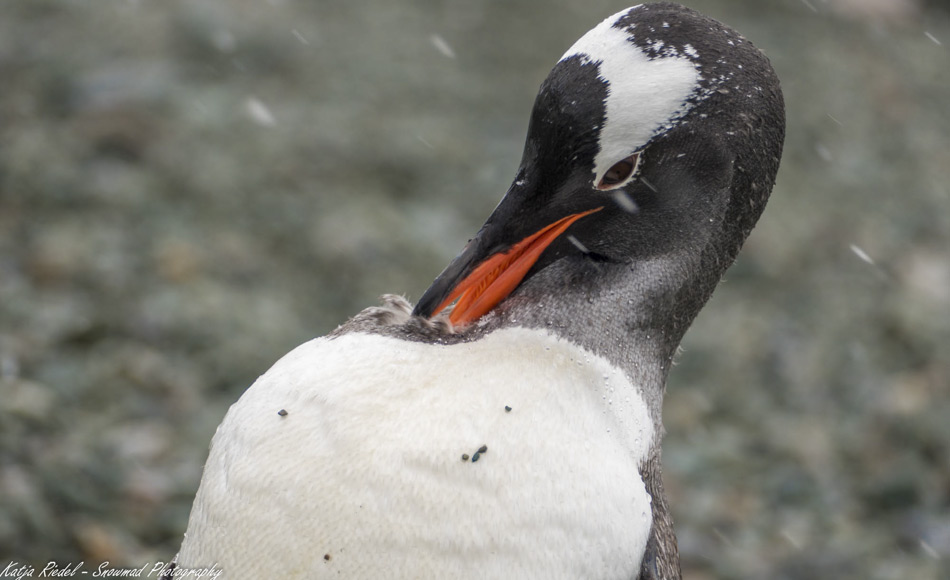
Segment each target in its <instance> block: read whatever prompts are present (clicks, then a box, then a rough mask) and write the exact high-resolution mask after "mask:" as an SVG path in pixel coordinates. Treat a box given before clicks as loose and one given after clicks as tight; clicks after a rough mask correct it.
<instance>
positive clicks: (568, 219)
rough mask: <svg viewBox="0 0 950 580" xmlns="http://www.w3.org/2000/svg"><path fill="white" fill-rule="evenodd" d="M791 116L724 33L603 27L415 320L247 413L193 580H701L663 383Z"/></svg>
mask: <svg viewBox="0 0 950 580" xmlns="http://www.w3.org/2000/svg"><path fill="white" fill-rule="evenodd" d="M784 126H785V121H784V105H783V100H782V94H781V91H780V89H779V82H778V79H777V78H776V76H775V74H774V72H773V71H772V68H771V66H770V65H769V62H768V60H767V59H766V58H765V56H763V55H762V53H761V52H759V51H758V50H757V49H756V48H755V47H753V46H752V44H751V43H750V42H749V41H748V40H746V39H745V38H743V37H742V36H740V35H739V34H737V33H736V32H734V31H733V30H731V29H729V28H727V27H726V26H723V25H722V24H720V23H719V22H716V21H715V20H712V19H710V18H707V17H705V16H702V15H700V14H698V13H697V12H694V11H693V10H690V9H687V8H684V7H682V6H678V5H675V4H669V3H657V4H643V5H640V6H635V7H633V8H630V9H627V10H624V11H622V12H619V13H617V14H615V15H613V16H611V17H609V18H607V19H606V20H604V21H603V22H601V23H600V24H599V25H597V26H596V27H595V28H594V29H593V30H591V31H590V32H588V33H587V34H585V35H584V36H583V37H582V38H581V39H580V40H578V41H577V42H576V43H575V44H574V45H573V46H571V47H570V48H569V49H568V50H567V52H566V53H565V54H564V56H563V57H561V59H560V60H559V61H558V62H557V64H556V65H555V66H554V69H553V70H552V71H551V74H550V75H549V76H548V77H547V79H546V80H545V81H544V82H543V84H542V85H541V88H540V91H539V93H538V96H537V100H536V101H535V104H534V109H533V111H532V113H531V120H530V125H529V129H528V136H527V142H526V144H525V148H524V154H523V158H522V161H521V166H520V169H519V170H518V173H517V175H516V177H515V179H514V182H513V183H512V185H511V187H510V189H509V190H508V192H507V194H506V195H505V196H504V198H503V199H502V200H501V202H500V204H499V205H498V206H497V207H496V208H495V210H494V211H493V212H492V214H491V215H490V216H489V217H488V220H487V221H486V222H485V224H484V226H482V228H481V229H480V230H479V231H478V233H477V234H476V235H475V237H474V238H473V239H472V240H471V241H470V242H469V243H468V245H466V246H465V248H464V249H463V250H462V252H461V253H460V254H459V255H458V257H456V258H455V259H454V260H453V261H452V262H451V263H450V264H449V265H448V267H447V268H446V269H445V270H444V271H443V272H442V274H440V275H439V276H438V277H437V278H436V280H435V282H434V283H433V284H432V286H431V287H430V288H429V289H428V290H427V291H426V292H425V293H424V295H423V296H422V298H421V299H420V300H419V302H418V304H416V305H415V308H414V309H411V307H410V306H409V304H408V303H407V302H406V301H405V300H403V299H400V298H395V297H386V298H385V301H384V305H383V306H382V307H378V308H370V309H368V310H365V311H363V312H362V313H360V314H358V315H357V316H356V317H354V318H353V319H351V320H350V321H349V322H348V323H346V324H345V325H343V326H341V327H340V328H338V329H337V330H336V331H335V332H333V333H332V334H331V335H329V336H327V337H322V338H317V339H315V340H312V341H310V342H307V343H305V344H303V345H301V346H299V347H298V348H296V349H295V350H293V351H292V352H290V353H289V354H287V355H286V356H285V357H283V358H282V359H281V360H280V361H278V362H277V363H276V364H275V365H274V366H273V367H272V368H271V369H270V370H268V371H267V372H266V373H265V374H264V375H263V376H261V377H260V378H259V379H258V380H257V382H255V383H254V384H253V385H252V386H251V387H250V388H249V389H248V390H247V391H246V392H245V393H244V395H243V396H242V397H241V398H240V400H239V401H237V402H236V403H235V404H234V405H233V406H232V407H231V409H230V410H229V411H228V413H227V416H226V417H225V418H224V421H223V422H222V423H221V426H220V427H219V428H218V430H217V433H216V434H215V436H214V439H213V441H212V442H211V450H210V456H209V457H208V461H207V463H206V464H205V467H204V475H203V477H202V480H201V485H200V488H199V490H198V494H197V497H196V498H195V502H194V507H193V508H192V512H191V517H190V520H189V522H188V529H187V532H186V536H185V540H184V543H183V544H182V546H181V550H180V553H179V556H178V559H177V565H178V567H179V570H177V571H176V573H179V574H180V573H182V572H183V571H184V570H181V569H186V570H191V569H208V570H210V569H215V570H217V571H219V572H223V574H222V576H221V577H225V578H263V577H266V578H367V579H376V578H426V579H449V578H451V579H472V578H477V579H486V578H491V579H495V578H540V579H545V580H551V579H557V578H564V579H577V578H592V579H615V578H616V579H626V580H630V579H634V578H642V579H647V578H651V579H652V578H662V579H669V578H679V577H680V566H679V559H678V553H677V548H676V539H675V536H674V534H673V527H672V520H671V517H670V512H669V506H668V503H667V498H666V497H665V495H664V492H663V484H662V480H661V474H660V448H661V437H662V433H663V428H662V422H661V416H660V413H661V406H662V400H663V394H664V391H665V382H666V377H667V373H668V372H669V370H670V366H671V361H672V360H673V356H674V354H675V352H676V349H677V345H678V344H679V342H680V339H681V338H682V336H683V333H684V332H686V329H687V327H688V326H689V325H690V323H691V322H692V320H693V319H694V317H695V316H696V314H697V313H698V312H699V310H700V308H701V307H702V306H703V304H704V303H705V302H706V300H707V299H708V298H709V296H710V295H711V293H712V292H713V289H714V288H715V286H716V284H717V282H718V281H719V279H720V278H721V276H722V274H723V272H724V271H725V270H726V268H727V267H728V266H729V265H730V264H731V263H732V261H733V260H734V259H735V257H736V254H737V252H738V251H739V248H740V246H741V245H742V243H743V241H744V240H745V238H746V236H747V235H748V234H749V232H750V231H751V230H752V227H753V226H754V224H755V222H756V220H757V219H758V217H759V215H760V213H761V212H762V210H763V208H764V206H765V203H766V200H767V199H768V197H769V193H770V191H771V189H772V185H773V183H774V180H775V175H776V172H777V170H778V166H779V159H780V157H781V152H782V143H783V140H784ZM453 302H455V305H454V308H451V304H452V303H453Z"/></svg>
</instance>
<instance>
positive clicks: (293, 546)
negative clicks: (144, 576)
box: [179, 329, 654, 579]
mask: <svg viewBox="0 0 950 580" xmlns="http://www.w3.org/2000/svg"><path fill="white" fill-rule="evenodd" d="M506 406H507V407H510V408H511V410H510V411H506V409H505V407H506ZM281 409H283V410H286V412H287V414H286V415H283V416H282V415H279V414H278V411H280V410H281ZM653 433H654V427H653V424H652V422H651V420H650V418H649V414H648V413H647V410H646V406H645V404H644V401H643V399H642V397H641V394H640V392H639V389H638V388H637V387H636V386H635V385H633V384H631V383H630V381H629V380H627V379H626V377H625V376H624V375H623V374H622V373H621V372H620V371H619V370H618V369H616V368H614V367H612V366H611V365H610V364H608V363H607V361H605V360H604V359H601V358H598V357H596V356H593V355H591V354H590V353H588V352H587V351H585V350H583V349H580V348H578V347H576V346H574V345H572V344H570V343H567V342H565V341H561V340H559V339H557V338H555V337H553V336H551V335H549V334H547V333H544V332H540V331H532V330H526V329H508V330H503V331H498V332H495V333H493V334H491V335H489V336H487V337H485V338H484V339H482V340H479V341H477V342H474V343H468V344H459V345H453V346H434V345H427V344H421V343H413V342H406V341H401V340H396V339H392V338H386V337H381V336H376V335H364V334H351V335H345V336H342V337H340V338H337V339H334V340H328V339H325V338H321V339H316V340H313V341H311V342H308V343H306V344H304V345H301V346H300V347H298V348H297V349H295V350H294V351H292V352H291V353H289V354H288V355H287V356H285V357H284V358H283V359H281V360H280V361H279V362H277V364H275V365H274V367H273V368H271V369H270V370H269V371H268V372H267V373H266V374H264V375H263V376H262V377H261V378H260V379H259V380H258V381H257V382H256V383H254V385H253V386H251V387H250V388H249V389H248V390H247V392H245V393H244V395H243V396H242V397H241V399H240V400H239V401H238V402H237V403H235V404H234V405H233V406H232V407H231V409H230V411H229V412H228V414H227V416H226V417H225V419H224V421H223V422H222V424H221V426H220V427H219V428H218V431H217V433H216V434H215V437H214V440H213V441H212V445H211V453H210V456H209V458H208V462H207V464H206V465H205V471H204V476H203V478H202V481H201V487H200V489H199V491H198V496H197V497H196V499H195V504H194V507H193V510H192V514H191V519H190V521H189V524H188V531H187V534H186V539H185V542H184V544H183V545H182V549H181V553H180V556H179V565H180V566H182V567H196V566H203V565H207V566H210V565H211V564H214V563H216V564H217V566H218V568H219V569H222V570H223V571H224V577H235V578H236V577H242V576H243V577H247V576H262V575H263V576H266V577H274V578H277V577H280V578H323V577H326V578H458V579H463V578H479V579H484V578H522V577H529V578H530V577H534V578H545V579H553V578H631V577H635V576H636V574H637V571H638V570H639V566H640V559H641V557H642V554H643V550H644V547H645V545H646V540H647V537H648V535H649V530H650V525H651V506H650V497H649V495H648V494H647V492H646V491H645V489H644V486H643V483H642V481H641V479H640V475H639V471H638V467H639V464H640V461H641V459H642V458H643V457H645V455H646V453H647V452H648V450H649V449H650V446H651V444H652V437H653ZM483 445H484V446H487V448H488V449H487V451H486V452H483V453H480V454H479V458H478V461H477V462H473V461H472V460H471V457H472V456H474V454H475V452H476V451H477V450H478V449H479V448H480V447H481V446H483ZM463 454H467V455H468V456H469V457H470V458H469V459H468V460H467V461H463V460H462V455H463Z"/></svg>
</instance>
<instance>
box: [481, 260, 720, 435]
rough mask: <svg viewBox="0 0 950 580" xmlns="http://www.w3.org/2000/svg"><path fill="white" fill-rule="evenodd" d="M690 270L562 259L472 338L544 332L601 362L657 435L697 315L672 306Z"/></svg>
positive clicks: (665, 263)
mask: <svg viewBox="0 0 950 580" xmlns="http://www.w3.org/2000/svg"><path fill="white" fill-rule="evenodd" d="M692 270H693V269H692V268H689V267H685V266H683V265H682V261H681V260H678V259H674V258H673V257H671V256H666V257H663V258H659V259H651V260H637V261H630V262H626V263H616V262H596V261H592V260H589V259H586V258H582V257H578V258H574V257H568V258H564V259H562V260H559V261H557V262H554V263H552V264H550V265H549V266H547V267H546V268H544V269H543V270H540V271H538V272H536V273H535V274H534V275H533V276H531V277H530V278H529V279H527V280H526V281H525V282H524V283H523V284H522V285H521V287H519V288H518V290H517V291H516V292H515V293H513V294H512V295H511V296H510V297H509V298H508V299H507V300H505V302H503V303H502V304H501V305H499V306H498V307H497V308H496V309H495V313H494V315H493V316H492V317H490V318H489V319H487V320H486V322H485V323H484V324H483V325H482V327H481V328H480V330H479V333H484V332H491V331H492V330H497V329H499V328H504V327H510V326H521V327H528V328H538V329H544V330H546V331H548V332H551V333H552V334H555V335H556V336H558V337H560V338H563V339H565V340H568V341H571V342H573V343H575V344H577V345H579V346H582V347H584V348H585V349H587V350H589V351H591V352H592V353H594V354H597V355H600V356H603V357H605V358H606V359H607V360H609V361H610V362H611V363H612V364H614V365H615V366H617V367H618V368H620V369H622V370H623V371H624V372H625V374H626V375H627V376H628V377H629V378H630V380H631V381H633V383H634V384H636V385H638V386H639V387H640V388H641V389H642V392H643V396H644V398H645V399H646V401H647V403H648V405H649V407H650V414H651V416H652V418H653V419H654V424H655V425H657V427H658V429H659V428H660V427H659V426H660V425H661V424H662V423H661V411H662V404H663V395H664V393H665V388H666V377H667V375H668V373H669V370H670V367H671V365H672V360H673V357H674V355H675V353H676V349H677V347H678V345H679V342H680V339H681V338H682V336H683V333H684V332H685V331H686V328H687V327H688V326H689V323H690V322H692V319H693V317H694V316H695V313H696V312H693V311H691V309H692V308H693V304H688V305H687V306H688V308H683V307H682V305H681V304H680V303H679V300H681V299H682V294H683V293H682V292H681V291H680V290H679V289H680V288H681V287H682V286H683V285H684V281H685V278H686V276H687V275H688V272H690V271H692ZM700 306H701V304H699V305H697V306H695V309H696V311H697V312H698V309H699V307H700Z"/></svg>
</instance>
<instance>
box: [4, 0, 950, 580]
mask: <svg viewBox="0 0 950 580" xmlns="http://www.w3.org/2000/svg"><path fill="white" fill-rule="evenodd" d="M686 3H687V4H689V5H690V6H692V7H693V8H696V9H698V10H700V11H702V12H704V13H706V14H709V15H710V16H713V17H715V18H717V19H720V20H722V21H724V22H726V23H728V24H730V25H731V26H733V27H734V28H736V29H737V30H739V31H740V32H742V33H743V34H744V35H745V36H746V37H747V38H749V39H750V40H752V41H753V42H754V43H755V44H756V45H757V46H759V47H760V48H762V49H763V50H765V52H766V53H767V54H768V55H769V57H770V58H771V59H772V62H773V64H774V65H775V67H776V69H777V70H778V73H779V76H780V77H781V78H782V81H783V86H784V90H785V97H786V102H787V107H788V139H787V142H786V149H785V156H784V160H783V164H782V170H781V172H780V174H779V180H778V185H777V186H776V188H775V191H774V193H773V195H772V201H771V203H770V206H769V208H768V209H767V210H766V212H765V215H764V217H763V218H762V220H761V221H760V223H759V226H758V228H757V229H756V231H755V232H754V233H753V234H752V237H751V238H750V239H749V241H748V243H747V245H746V247H745V249H744V251H743V253H742V254H741V255H740V257H739V261H738V262H737V264H736V265H735V266H734V267H733V268H732V270H730V272H729V273H728V274H727V277H726V280H725V282H724V283H723V284H722V285H721V286H720V288H719V290H718V291H717V293H716V295H715V296H714V297H713V299H712V301H711V302H710V303H709V305H708V306H707V307H706V309H705V310H704V311H703V313H702V314H701V315H700V317H699V319H698V320H697V321H696V323H695V325H694V327H693V329H692V330H691V331H690V333H689V334H688V335H687V338H686V340H685V342H684V344H683V349H684V352H683V353H682V356H681V357H680V359H679V364H678V366H677V367H676V368H675V369H674V370H673V373H672V376H671V379H670V385H669V393H668V398H667V401H666V405H665V422H666V426H667V429H668V431H669V434H668V436H667V439H666V442H665V449H664V459H665V473H664V475H665V479H666V483H667V487H668V490H669V493H670V496H671V503H672V506H673V512H674V517H675V519H676V524H677V531H678V534H679V541H680V549H681V551H682V557H683V568H684V573H685V574H686V576H687V578H691V579H707V578H724V579H725V578H771V579H775V578H787V579H811V578H839V579H840V578H862V579H867V578H872V579H877V578H881V579H885V578H915V579H924V580H926V579H932V578H943V579H946V578H950V571H948V570H950V352H948V351H950V346H948V345H950V137H948V136H950V58H948V56H950V53H948V50H950V12H948V7H947V5H946V4H944V3H943V2H942V1H941V2H937V1H936V0H933V1H930V2H928V1H925V0H769V1H763V0H686ZM626 6H627V2H626V1H619V2H618V1H614V0H585V1H584V2H579V1H567V0H555V1H545V2H540V1H531V0H514V1H512V0H505V1H502V0H466V1H465V2H458V1H451V0H417V1H412V2H410V1H394V0H375V1H372V2H360V3H357V2H347V1H344V0H323V1H321V2H304V1H295V0H269V1H267V0H203V1H184V0H179V1H168V2H158V1H148V0H140V1H129V0H99V1H97V2H85V1H80V0H73V1H67V0H62V1H53V0H15V1H14V0H11V1H5V2H3V4H2V6H0V79H2V81H0V82H2V88H0V569H2V567H4V566H6V564H7V562H9V561H13V562H18V563H19V564H20V565H22V564H29V565H33V566H36V567H37V572H38V570H39V569H40V568H42V567H43V566H44V565H45V563H46V562H47V561H49V560H59V561H60V562H62V563H66V562H74V563H75V562H78V561H80V560H85V561H86V562H87V566H91V565H95V564H98V563H99V562H101V561H105V560H108V561H110V562H111V563H112V564H113V565H128V566H141V565H142V564H143V563H145V562H154V561H163V560H167V559H169V558H171V557H172V556H173V555H174V554H175V552H176V550H177V546H178V545H179V544H180V541H181V537H182V533H183V531H184V529H185V524H186V520H187V517H188V512H189V509H190V506H191V501H192V498H193V496H194V493H195V491H196V489H197V485H198V481H199V478H200V476H201V468H202V464H203V462H204V459H205V456H206V453H207V447H208V442H209V441H210V439H211V436H212V434H213V432H214V429H215V427H216V425H217V424H218V422H219V421H220V420H221V418H222V417H223V415H224V413H225V411H226V410H227V408H228V406H229V405H230V404H231V403H232V402H234V401H235V400H236V399H237V398H238V397H239V396H240V394H241V393H242V391H243V390H244V389H245V388H246V387H247V386H248V385H249V384H250V383H251V382H253V380H254V379H255V378H256V377H257V376H258V375H259V374H261V373H262V372H264V371H265V370H266V369H267V368H268V367H269V366H270V365H271V364H272V363H273V362H274V361H275V360H277V358H279V357H280V356H281V355H282V354H283V353H285V352H287V351H288V350H290V349H291V348H293V347H294V346H295V345H297V344H298V343H300V342H303V341H305V340H307V339H309V338H311V337H314V336H319V335H322V334H325V333H327V332H328V331H330V330H332V329H333V328H334V327H335V326H336V325H337V324H339V323H342V322H343V321H344V320H346V318H347V317H349V316H351V315H353V314H355V313H356V312H358V311H359V310H360V309H362V308H364V307H366V306H369V305H373V304H375V303H376V301H377V296H378V295H380V294H383V293H387V292H394V293H403V294H405V295H407V296H408V297H409V298H410V299H411V300H415V299H418V297H419V296H420V295H421V293H422V291H423V290H424V289H425V288H426V287H427V286H428V284H429V283H430V282H431V280H432V279H433V278H434V277H435V276H436V274H438V273H439V272H440V271H441V269H442V268H443V267H444V265H445V264H446V263H447V262H448V260H449V259H450V258H452V257H453V256H454V255H455V254H456V253H457V252H458V251H459V250H460V249H461V247H462V245H463V244H464V243H465V241H466V240H467V239H468V237H469V236H470V235H471V234H472V233H473V232H474V231H475V230H476V229H477V227H478V226H479V225H480V224H481V223H482V221H483V220H484V218H485V217H486V216H487V215H488V213H489V212H490V211H491V209H492V208H493V207H494V205H495V203H496V202H497V201H498V199H499V198H500V196H501V195H502V193H503V192H504V191H505V190H506V189H507V187H508V184H509V182H510V180H511V178H512V177H513V176H514V174H515V170H516V168H517V165H518V163H519V160H520V156H521V148H522V145H523V139H524V135H525V131H526V127H527V120H528V113H529V111H530V109H531V106H532V103H533V99H534V95H535V91H536V90H537V87H538V85H539V84H540V83H541V81H542V80H543V79H544V77H545V76H546V75H547V72H548V70H549V69H550V67H551V66H552V65H553V64H554V63H555V62H556V61H557V59H558V58H560V56H561V54H563V52H564V51H565V50H566V49H567V48H568V47H569V46H570V45H571V44H572V43H573V42H574V40H576V39H577V38H578V37H579V36H580V35H581V34H583V33H584V32H586V31H587V30H588V29H589V28H591V27H593V26H594V25H595V24H597V23H598V22H600V21H601V20H602V19H603V18H605V17H606V16H608V15H610V14H613V13H614V12H616V11H618V10H620V9H622V8H625V7H626Z"/></svg>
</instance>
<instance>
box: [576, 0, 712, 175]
mask: <svg viewBox="0 0 950 580" xmlns="http://www.w3.org/2000/svg"><path fill="white" fill-rule="evenodd" d="M637 8H639V6H635V7H634V8H630V9H627V10H624V11H622V12H618V13H617V14H614V15H613V16H611V17H609V18H607V19H606V20H604V21H603V22H601V23H600V24H598V25H597V26H596V27H595V28H594V29H592V30H591V31H590V32H588V33H587V34H585V35H584V36H582V37H581V38H580V40H578V41H577V42H575V43H574V46H572V47H571V48H569V49H568V51H567V52H566V53H564V56H562V57H561V60H562V61H563V60H566V59H568V58H571V57H573V56H581V57H582V58H583V59H584V61H585V63H592V64H598V65H599V66H600V75H599V76H600V78H601V79H603V80H604V81H606V82H607V98H606V115H605V116H606V120H605V122H604V126H603V128H601V131H600V140H599V145H600V149H599V151H598V152H597V155H596V157H594V183H600V180H601V179H602V178H603V176H604V174H605V173H606V172H607V170H608V169H610V167H611V166H612V165H613V164H614V163H617V162H618V161H620V160H621V159H624V158H625V157H627V156H628V155H630V154H631V153H633V152H635V151H637V150H639V149H640V148H642V147H643V146H644V145H645V144H646V142H647V141H649V140H650V138H651V137H653V136H654V135H655V134H656V133H657V132H658V131H659V130H660V129H662V128H664V127H668V126H670V125H671V124H672V122H673V121H675V120H676V119H677V118H679V117H681V116H682V115H683V114H684V113H686V111H687V109H688V107H689V105H688V103H687V102H686V100H687V99H688V98H689V97H690V95H692V94H693V92H694V91H696V90H697V88H699V70H698V69H697V68H696V65H695V63H694V62H693V61H691V60H690V59H689V58H688V57H686V56H675V55H668V56H661V57H657V58H651V57H650V56H649V55H647V54H646V53H645V52H643V51H642V50H640V48H638V47H637V45H636V44H634V43H633V42H631V41H630V40H629V38H630V37H631V34H630V33H629V32H628V31H627V30H625V29H622V28H614V27H613V25H614V24H615V23H616V22H617V21H618V20H620V19H621V18H623V17H624V16H626V15H627V13H628V12H630V11H631V10H636V9H637Z"/></svg>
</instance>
